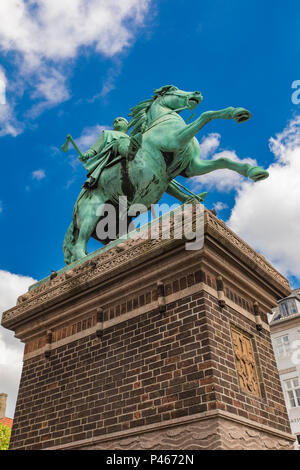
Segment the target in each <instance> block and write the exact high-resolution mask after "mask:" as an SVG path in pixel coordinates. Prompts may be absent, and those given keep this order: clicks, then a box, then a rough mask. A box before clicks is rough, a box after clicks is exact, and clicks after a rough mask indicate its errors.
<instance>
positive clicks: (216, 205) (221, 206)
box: [213, 201, 228, 212]
mask: <svg viewBox="0 0 300 470" xmlns="http://www.w3.org/2000/svg"><path fill="white" fill-rule="evenodd" d="M213 207H214V209H215V210H216V211H217V212H221V211H223V210H224V209H227V208H228V205H227V204H225V203H224V202H222V201H218V202H215V203H214V206H213Z"/></svg>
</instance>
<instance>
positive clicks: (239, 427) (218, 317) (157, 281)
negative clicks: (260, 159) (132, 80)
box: [2, 211, 294, 450]
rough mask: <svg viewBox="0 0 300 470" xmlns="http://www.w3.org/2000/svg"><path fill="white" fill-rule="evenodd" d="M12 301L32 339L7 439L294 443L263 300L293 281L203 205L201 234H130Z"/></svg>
mask: <svg viewBox="0 0 300 470" xmlns="http://www.w3.org/2000/svg"><path fill="white" fill-rule="evenodd" d="M58 274H59V275H58V276H57V277H56V278H54V279H52V280H51V281H49V280H48V281H46V282H44V283H41V284H39V285H38V286H36V288H34V289H32V290H31V291H30V292H29V293H28V294H26V295H25V296H23V297H22V298H21V299H20V300H19V303H18V305H17V306H16V307H15V308H13V309H11V310H9V311H7V312H5V314H4V315H3V320H2V323H3V325H4V326H5V327H6V328H9V329H12V330H14V331H15V334H16V336H17V337H18V338H20V339H21V340H22V341H23V342H25V343H26V347H25V354H24V366H23V372H22V379H21V384H20V390H19V396H18V401H17V408H16V414H15V419H14V425H13V431H12V438H11V449H66V448H74V449H135V450H138V449H290V448H292V444H293V441H294V438H293V436H291V434H290V426H289V421H288V416H287V412H286V409H285V404H284V399H283V394H282V390H281V385H280V380H279V376H278V372H277V368H276V362H275V359H274V353H273V349H272V345H271V340H270V333H269V326H268V323H267V317H266V314H267V312H269V311H270V310H271V308H272V307H274V306H275V305H276V301H277V299H279V298H281V297H285V296H286V295H288V294H289V292H290V288H289V284H288V281H287V280H286V279H285V278H284V277H283V276H281V274H279V273H278V272H277V271H276V270H275V269H274V268H273V267H272V266H271V265H270V264H269V263H268V262H267V261H266V260H265V259H264V258H263V257H262V256H261V255H259V254H258V253H256V252H255V251H254V250H253V249H252V248H250V247H249V246H248V245H247V244H246V243H245V242H244V241H243V240H241V239H240V238H239V237H237V236H236V235H235V234H234V233H233V232H232V231H230V230H229V229H228V227H226V225H225V224H224V223H223V222H222V221H220V220H218V219H217V218H216V217H215V216H213V215H212V214H211V213H210V212H209V211H205V239H204V247H203V248H202V249H201V250H199V251H186V250H185V245H184V242H182V241H180V240H131V241H127V242H124V243H122V244H121V245H117V246H115V247H114V248H111V249H110V250H108V251H105V252H102V253H101V252H100V253H99V254H96V255H95V256H94V257H93V259H92V262H91V261H90V260H87V261H84V262H82V263H81V264H80V265H78V266H76V267H74V268H73V269H71V270H68V271H66V272H63V273H61V274H60V273H58Z"/></svg>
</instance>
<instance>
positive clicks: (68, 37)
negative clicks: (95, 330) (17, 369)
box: [0, 0, 300, 391]
mask: <svg viewBox="0 0 300 470" xmlns="http://www.w3.org/2000/svg"><path fill="white" fill-rule="evenodd" d="M60 3H63V5H65V7H64V6H63V5H60ZM67 3H68V4H69V3H70V2H69V1H68V2H67ZM67 3H66V2H65V3H64V2H59V1H58V0H51V1H50V0H40V1H39V2H36V1H31V0H30V1H29V0H28V1H26V0H1V6H0V16H1V18H5V19H6V21H4V22H3V24H2V25H1V26H0V67H1V68H0V78H1V76H2V79H3V80H5V81H6V105H1V104H0V148H1V165H2V167H1V173H0V226H1V232H0V237H1V244H0V261H1V264H0V269H1V270H2V271H4V272H5V273H7V276H10V274H16V275H18V276H28V277H30V278H34V279H41V278H43V277H45V276H47V275H48V274H49V273H50V272H51V269H59V268H61V267H63V265H64V263H63V253H62V243H63V238H64V235H65V231H66V229H67V227H68V225H69V223H70V221H71V217H72V209H73V205H74V202H75V200H76V197H77V195H78V193H79V191H80V187H81V185H82V183H83V182H84V179H85V172H84V169H83V168H82V167H81V165H80V163H79V164H78V163H77V162H76V158H75V153H74V152H70V153H69V154H68V155H66V154H64V153H63V152H62V151H61V150H60V147H61V145H62V144H63V143H64V140H65V137H66V134H67V133H71V134H72V136H73V137H75V138H77V139H78V141H79V143H80V144H81V145H82V146H81V149H82V150H87V148H86V147H84V146H83V145H84V143H85V144H86V143H87V142H89V141H92V140H93V138H96V137H97V132H98V134H99V130H101V127H102V126H111V125H112V122H113V120H114V118H115V117H116V116H127V115H128V113H129V112H130V108H131V107H133V106H134V105H135V104H137V103H138V102H140V101H142V100H144V99H147V98H149V97H150V96H151V95H152V92H153V89H154V88H158V87H160V86H162V85H166V84H174V85H176V86H178V87H179V88H181V89H183V90H191V91H192V90H200V91H201V92H202V94H203V96H204V101H203V103H202V104H201V105H200V106H199V107H198V108H197V110H196V115H197V116H198V115H199V114H200V113H201V112H202V111H205V110H210V109H221V108H224V107H227V106H242V107H245V108H247V109H249V110H250V111H251V112H252V116H253V117H252V119H251V120H250V121H249V122H247V123H244V124H241V125H237V124H236V123H235V122H234V121H221V120H220V121H213V122H212V123H210V124H209V125H207V126H206V127H205V128H204V129H203V130H202V131H201V133H199V134H198V136H197V137H198V139H199V141H200V142H202V143H203V148H204V149H206V150H207V154H206V158H213V156H214V155H215V154H221V153H223V154H224V152H225V153H226V155H227V156H233V158H237V159H239V160H243V159H249V158H250V159H252V160H256V161H257V163H258V164H259V165H261V166H264V167H265V168H269V169H271V171H270V175H271V176H272V175H274V177H273V179H272V178H271V177H270V178H269V180H266V182H261V183H258V184H257V185H255V184H252V183H249V182H248V181H246V179H245V178H237V177H236V175H233V173H230V172H229V171H228V170H226V171H225V173H224V172H218V174H217V173H216V174H214V175H209V176H208V177H202V179H197V180H195V181H187V180H186V181H185V182H184V180H183V179H180V178H179V181H181V182H182V183H183V184H186V185H187V186H188V187H189V188H193V189H194V190H197V191H198V190H199V191H204V190H207V191H208V196H207V199H206V207H208V208H213V207H217V208H218V209H219V210H218V216H219V217H220V218H222V219H223V220H225V221H227V222H228V224H229V225H230V226H231V227H232V228H233V229H234V230H235V231H236V232H237V233H238V234H239V235H241V236H242V237H243V238H245V239H246V240H247V241H248V242H249V243H250V244H251V245H252V246H254V248H256V249H257V250H259V251H261V252H262V253H263V254H264V255H265V256H266V257H267V258H268V259H269V260H270V261H271V262H273V263H274V264H275V266H276V267H278V269H280V270H281V271H282V272H283V273H284V274H286V275H287V276H288V277H289V279H290V281H291V282H292V285H293V286H296V285H298V283H299V279H300V267H299V266H300V255H299V254H295V252H296V248H297V246H298V245H297V244H298V240H299V236H300V222H299V220H300V217H299V215H300V214H299V208H300V194H299V190H298V187H300V184H298V183H297V181H298V180H299V182H300V172H299V174H298V175H297V169H299V170H300V167H299V163H298V162H299V161H300V142H299V140H300V138H299V128H300V122H299V115H300V105H297V104H294V103H293V102H292V100H291V96H292V93H293V90H292V83H293V82H294V81H295V80H297V79H298V80H299V79H300V70H299V55H300V41H299V31H300V4H299V1H297V0H286V1H285V2H284V1H282V0H263V1H261V0H251V1H250V0H242V1H241V0H210V1H209V2H207V1H202V0H185V1H183V0H172V1H171V0H111V2H110V4H109V6H108V5H107V11H106V10H105V8H104V7H103V2H101V1H100V0H89V1H88V0H76V1H74V0H73V3H72V8H70V10H71V12H70V11H68V13H67ZM101 5H102V6H101ZM79 6H84V7H85V8H86V9H85V10H84V9H83V10H81V11H84V14H82V13H81V14H80V17H79V16H78V15H79ZM103 8H104V10H105V11H104V10H103ZM64 10H65V11H64ZM72 15H73V16H72ZM76 15H77V16H76ZM77 18H80V20H78V21H76V19H77ZM100 20H101V21H100ZM1 106H2V110H1ZM3 106H4V107H3ZM188 116H189V114H186V117H188ZM271 138H273V140H271V141H270V139H271ZM298 157H299V158H298ZM263 185H265V186H263ZM163 200H164V202H172V203H173V202H175V200H174V199H171V198H170V197H168V196H165V197H164V199H163ZM98 247H99V245H98V244H97V243H96V242H95V241H92V242H90V244H89V251H92V250H94V249H96V248H98ZM298 252H299V250H298ZM4 279H5V277H4ZM30 282H31V281H30ZM30 282H29V280H28V281H24V283H23V284H22V283H21V284H20V289H21V287H22V286H25V284H26V286H27V284H30ZM2 289H3V291H5V289H6V286H5V282H4V284H3V285H2ZM11 299H12V297H9V300H8V301H7V302H6V303H5V302H4V304H3V306H2V309H3V308H4V307H5V308H8V306H11V305H9V302H10V301H11ZM0 391H1V390H0Z"/></svg>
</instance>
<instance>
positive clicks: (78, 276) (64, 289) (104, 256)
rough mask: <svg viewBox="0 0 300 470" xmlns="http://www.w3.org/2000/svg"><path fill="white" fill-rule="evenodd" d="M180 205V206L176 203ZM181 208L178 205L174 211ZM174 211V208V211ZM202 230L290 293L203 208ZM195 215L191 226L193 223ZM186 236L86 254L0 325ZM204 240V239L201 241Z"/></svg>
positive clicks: (141, 260) (23, 299) (123, 244)
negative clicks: (91, 254) (85, 256)
mask: <svg viewBox="0 0 300 470" xmlns="http://www.w3.org/2000/svg"><path fill="white" fill-rule="evenodd" d="M180 207H182V206H180ZM179 210H181V209H180V208H178V209H177V210H176V211H179ZM176 211H175V212H176ZM204 220H205V223H204V232H205V238H206V237H207V236H210V237H212V238H213V239H215V240H217V241H218V243H219V244H220V245H222V246H223V247H225V248H226V249H227V250H228V251H230V252H231V253H233V254H234V255H235V256H236V258H237V259H239V260H240V261H242V263H243V264H245V265H246V266H247V267H248V268H250V269H251V270H252V271H255V272H256V273H257V274H258V275H259V276H261V277H262V278H263V279H267V280H268V282H269V283H270V284H274V285H276V286H277V287H278V290H279V292H280V294H282V296H286V295H288V294H289V293H290V286H289V282H288V281H287V279H286V278H284V277H283V276H282V275H281V274H280V273H279V272H278V271H276V270H275V269H274V268H273V266H272V265H271V264H270V263H268V261H267V260H266V259H265V258H264V257H263V256H262V255H260V254H258V253H257V252H256V251H255V250H254V249H253V248H251V247H250V246H249V245H248V244H247V243H245V242H244V241H243V240H242V239H241V238H239V237H238V236H237V235H236V234H235V233H234V232H232V231H231V230H230V229H229V228H228V227H227V226H226V224H225V223H224V222H223V221H221V220H219V219H218V218H217V217H215V216H214V215H213V214H212V213H211V212H210V211H208V210H205V217H204ZM195 223H196V221H195V215H194V218H193V221H192V227H193V229H194V227H195ZM172 233H174V224H172V223H171V234H172ZM185 241H186V240H184V239H183V240H178V239H149V240H145V239H144V240H143V239H141V238H138V239H137V238H131V239H128V240H126V241H123V242H121V243H119V244H118V245H115V246H113V247H112V248H111V249H109V250H105V251H103V252H100V253H98V254H97V253H96V254H95V256H94V257H92V261H91V256H90V255H89V256H88V257H87V258H88V259H87V260H85V259H83V261H82V262H81V263H80V264H78V265H76V266H75V267H72V268H71V269H69V270H64V272H63V273H62V274H60V273H59V272H58V276H57V277H55V278H54V279H52V280H47V281H45V282H44V283H40V284H38V285H37V286H36V287H35V288H33V289H31V290H30V291H29V292H28V293H26V294H25V295H23V296H21V297H20V298H19V299H18V303H17V306H16V307H14V308H11V309H10V310H7V311H6V312H4V313H3V316H2V325H3V326H4V327H6V328H13V327H14V326H15V325H17V324H19V323H20V322H23V321H28V320H29V319H30V318H31V317H32V316H35V315H36V314H38V313H39V312H41V311H45V309H46V308H48V307H50V306H52V305H55V304H57V303H59V302H61V301H63V300H64V299H67V298H70V297H71V296H73V295H77V294H78V293H80V292H84V291H86V290H87V289H89V288H91V287H93V286H94V285H97V284H99V282H102V281H104V280H107V279H109V278H111V277H113V276H116V275H118V274H120V273H124V272H126V270H128V269H130V268H132V267H134V266H137V265H140V264H141V263H144V262H145V261H147V260H151V259H153V258H154V257H156V256H159V255H160V254H161V253H164V252H167V251H169V250H171V249H173V248H175V247H178V246H180V245H183V244H184V243H185ZM204 243H205V242H204Z"/></svg>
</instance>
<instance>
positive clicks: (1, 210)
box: [0, 201, 3, 393]
mask: <svg viewBox="0 0 300 470" xmlns="http://www.w3.org/2000/svg"><path fill="white" fill-rule="evenodd" d="M1 212H3V202H2V201H0V214H1ZM0 393H1V392H0Z"/></svg>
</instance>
